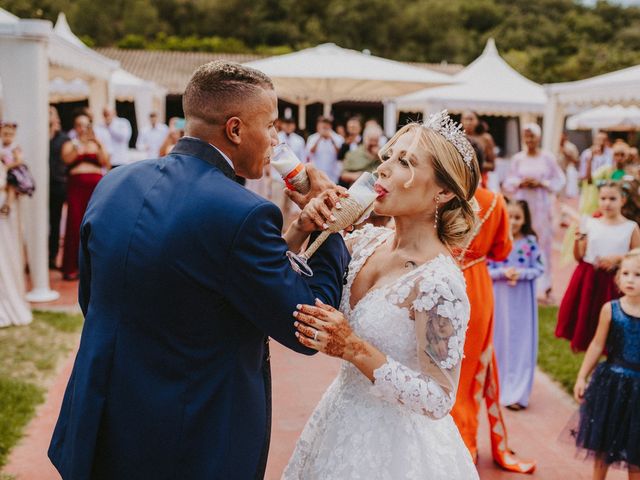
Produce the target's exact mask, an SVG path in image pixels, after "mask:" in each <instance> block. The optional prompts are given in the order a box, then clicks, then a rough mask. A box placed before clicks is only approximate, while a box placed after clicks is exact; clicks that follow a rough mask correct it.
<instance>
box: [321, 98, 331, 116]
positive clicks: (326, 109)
mask: <svg viewBox="0 0 640 480" xmlns="http://www.w3.org/2000/svg"><path fill="white" fill-rule="evenodd" d="M322 116H324V117H331V101H328V102H324V103H323V105H322Z"/></svg>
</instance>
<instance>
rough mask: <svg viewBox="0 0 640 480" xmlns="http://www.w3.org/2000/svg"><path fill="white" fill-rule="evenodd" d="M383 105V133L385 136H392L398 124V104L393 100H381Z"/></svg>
mask: <svg viewBox="0 0 640 480" xmlns="http://www.w3.org/2000/svg"><path fill="white" fill-rule="evenodd" d="M382 105H383V107H384V114H383V117H384V134H385V136H386V137H387V138H391V137H393V135H394V134H395V133H396V128H397V125H398V106H397V105H396V102H394V101H393V100H385V101H384V102H382Z"/></svg>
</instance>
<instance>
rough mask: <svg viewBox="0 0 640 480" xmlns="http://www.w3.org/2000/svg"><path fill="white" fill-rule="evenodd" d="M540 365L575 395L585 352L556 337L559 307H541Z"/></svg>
mask: <svg viewBox="0 0 640 480" xmlns="http://www.w3.org/2000/svg"><path fill="white" fill-rule="evenodd" d="M539 311H540V330H539V331H540V341H539V344H538V345H539V351H538V366H539V367H540V368H541V369H542V370H544V371H545V372H546V373H548V374H549V375H550V376H551V377H552V378H553V379H554V380H556V381H557V382H559V383H560V384H561V385H562V387H563V388H564V389H565V390H566V391H567V392H569V393H570V394H572V395H573V384H574V383H575V381H576V375H577V374H578V370H579V369H580V365H581V364H582V359H583V357H584V354H583V353H580V354H575V353H573V352H572V351H571V348H570V347H569V342H568V341H567V340H564V339H559V338H556V337H555V335H554V333H553V332H554V331H555V329H556V322H557V316H558V307H542V306H541V307H540V310H539Z"/></svg>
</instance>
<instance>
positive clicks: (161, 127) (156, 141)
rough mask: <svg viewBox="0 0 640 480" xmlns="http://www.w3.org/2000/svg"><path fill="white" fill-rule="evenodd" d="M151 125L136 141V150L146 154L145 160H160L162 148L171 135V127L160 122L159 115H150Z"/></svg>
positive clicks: (143, 130) (153, 113) (154, 113)
mask: <svg viewBox="0 0 640 480" xmlns="http://www.w3.org/2000/svg"><path fill="white" fill-rule="evenodd" d="M149 122H150V123H151V125H149V126H148V127H145V128H143V129H142V131H141V132H140V134H139V135H138V140H137V141H136V148H137V149H138V150H140V151H141V152H144V153H145V158H158V157H159V156H160V147H161V146H162V144H163V143H164V140H165V139H166V138H167V135H168V134H169V127H168V126H166V125H165V124H164V123H161V122H159V121H158V114H157V113H156V112H151V113H150V114H149Z"/></svg>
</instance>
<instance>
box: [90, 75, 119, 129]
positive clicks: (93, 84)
mask: <svg viewBox="0 0 640 480" xmlns="http://www.w3.org/2000/svg"><path fill="white" fill-rule="evenodd" d="M110 90H111V89H110V87H109V81H108V80H104V79H101V78H93V79H91V80H89V109H90V110H91V114H92V115H93V123H102V109H103V108H104V107H107V106H109V107H115V105H116V104H115V99H114V98H112V95H111V93H110Z"/></svg>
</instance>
